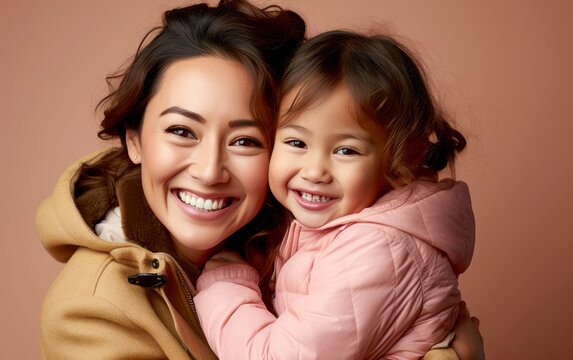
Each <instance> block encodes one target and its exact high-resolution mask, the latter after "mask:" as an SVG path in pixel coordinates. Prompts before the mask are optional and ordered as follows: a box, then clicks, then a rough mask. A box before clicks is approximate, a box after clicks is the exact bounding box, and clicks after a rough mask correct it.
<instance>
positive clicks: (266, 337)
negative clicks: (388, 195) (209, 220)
mask: <svg viewBox="0 0 573 360" xmlns="http://www.w3.org/2000/svg"><path fill="white" fill-rule="evenodd" d="M384 236H386V238H384ZM381 237H382V238H381ZM296 256H298V257H299V260H300V257H301V256H302V257H303V258H304V257H306V258H307V259H308V260H309V261H308V264H310V265H309V267H308V268H307V267H305V265H302V266H301V263H300V262H295V264H294V265H293V267H292V268H291V269H290V270H287V269H286V267H287V265H288V264H289V262H290V261H289V262H287V265H285V267H284V268H283V273H289V271H290V275H292V273H298V274H297V275H295V276H287V277H284V278H283V277H282V275H280V274H279V278H278V281H277V290H278V291H277V299H276V301H275V304H276V305H277V310H279V309H281V310H282V311H281V313H280V316H279V317H278V318H277V317H276V316H274V315H273V314H272V313H271V312H269V311H268V310H267V309H266V307H265V305H264V304H263V301H262V300H261V295H260V290H259V288H258V274H257V273H256V271H255V270H254V269H253V268H251V267H250V266H248V265H245V264H231V265H228V266H222V267H220V268H217V269H215V270H213V271H207V272H205V273H204V274H203V275H201V277H200V278H199V280H198V282H197V289H198V294H197V295H196V296H195V298H194V301H195V305H196V308H197V313H198V316H199V319H200V321H201V325H202V327H203V330H204V332H205V335H206V337H207V339H208V340H209V344H210V345H211V347H212V348H213V350H214V351H215V353H216V354H217V355H218V356H219V357H220V358H221V359H223V360H224V359H254V358H256V359H270V358H273V359H281V358H284V359H292V358H299V359H302V358H325V359H326V358H330V359H332V358H365V357H368V356H372V355H373V354H383V353H384V352H386V351H387V350H388V349H389V348H390V347H391V346H392V345H393V344H394V343H395V342H396V340H397V339H398V338H400V336H402V335H403V334H404V332H405V331H406V330H407V329H408V327H409V326H410V325H411V324H412V323H413V321H414V319H415V318H416V315H417V314H418V313H419V311H420V307H421V303H422V300H421V299H422V287H421V284H420V278H419V273H418V270H417V268H416V266H415V265H414V264H413V263H412V262H411V259H410V257H409V254H408V252H407V251H406V250H405V249H404V248H402V246H401V242H400V241H398V240H397V239H395V238H393V237H391V236H390V237H389V236H387V235H384V234H381V233H380V232H376V231H373V229H372V227H369V228H368V230H367V231H364V232H362V233H360V234H356V235H349V236H343V237H342V236H341V237H339V238H337V241H335V242H333V244H331V245H329V246H328V249H326V250H323V251H321V252H320V253H319V254H315V253H308V254H305V253H304V252H303V253H302V254H299V253H297V255H296ZM303 263H304V261H303ZM396 271H399V276H398V274H397V273H396ZM399 278H400V279H406V280H405V281H399V280H398V279H399ZM281 281H282V283H281ZM285 290H286V292H284V291H285ZM279 291H283V293H279ZM419 345H420V347H421V348H423V347H424V345H423V344H419ZM423 351H424V350H422V351H420V349H412V353H416V354H419V355H418V356H422V355H423Z"/></svg>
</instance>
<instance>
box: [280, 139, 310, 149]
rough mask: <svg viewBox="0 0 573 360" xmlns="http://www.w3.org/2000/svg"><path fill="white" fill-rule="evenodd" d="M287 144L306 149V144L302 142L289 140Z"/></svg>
mask: <svg viewBox="0 0 573 360" xmlns="http://www.w3.org/2000/svg"><path fill="white" fill-rule="evenodd" d="M285 143H286V144H289V145H290V146H294V147H296V148H301V149H305V148H306V144H305V143H304V142H302V141H300V140H287V141H285Z"/></svg>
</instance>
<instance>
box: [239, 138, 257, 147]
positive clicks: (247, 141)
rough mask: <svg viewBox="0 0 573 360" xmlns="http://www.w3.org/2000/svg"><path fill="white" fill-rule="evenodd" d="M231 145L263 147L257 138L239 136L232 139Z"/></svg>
mask: <svg viewBox="0 0 573 360" xmlns="http://www.w3.org/2000/svg"><path fill="white" fill-rule="evenodd" d="M231 145H233V146H248V147H263V144H262V143H261V142H260V141H259V140H257V139H253V138H248V137H246V138H240V139H237V140H235V141H233V142H232V143H231Z"/></svg>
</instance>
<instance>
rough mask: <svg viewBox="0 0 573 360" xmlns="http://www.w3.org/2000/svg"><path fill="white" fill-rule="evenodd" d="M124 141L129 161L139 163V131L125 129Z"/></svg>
mask: <svg viewBox="0 0 573 360" xmlns="http://www.w3.org/2000/svg"><path fill="white" fill-rule="evenodd" d="M125 143H126V145H127V153H128V154H129V158H130V159H131V162H133V163H134V164H136V165H137V164H141V140H140V138H139V132H137V131H135V130H133V129H126V130H125Z"/></svg>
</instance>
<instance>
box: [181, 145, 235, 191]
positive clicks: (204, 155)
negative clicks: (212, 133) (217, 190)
mask: <svg viewBox="0 0 573 360" xmlns="http://www.w3.org/2000/svg"><path fill="white" fill-rule="evenodd" d="M192 157H193V159H192V162H191V164H190V165H189V173H190V174H191V176H192V177H193V178H194V179H197V180H199V181H200V182H201V183H203V184H204V185H216V184H221V183H227V182H228V181H229V180H230V174H229V171H228V170H227V168H226V166H225V164H224V158H225V154H224V151H223V150H221V147H220V146H219V144H212V143H210V142H208V141H205V142H202V143H200V144H198V145H196V146H195V148H194V149H193V154H192Z"/></svg>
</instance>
